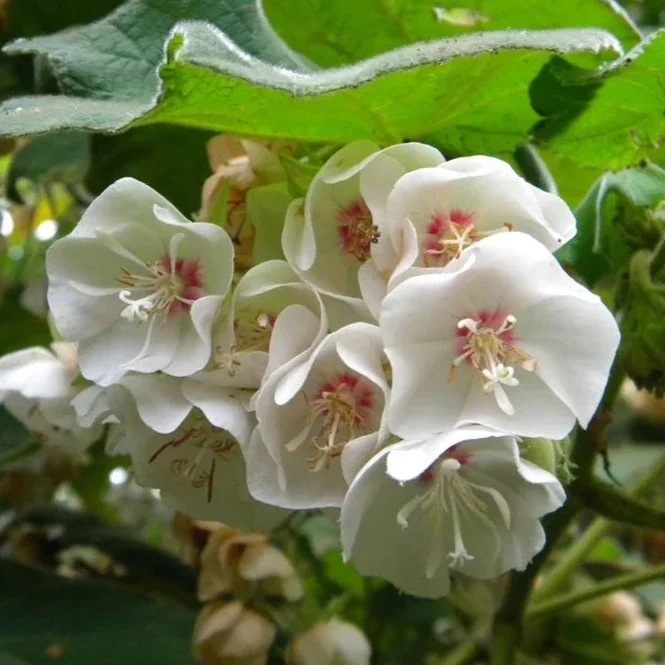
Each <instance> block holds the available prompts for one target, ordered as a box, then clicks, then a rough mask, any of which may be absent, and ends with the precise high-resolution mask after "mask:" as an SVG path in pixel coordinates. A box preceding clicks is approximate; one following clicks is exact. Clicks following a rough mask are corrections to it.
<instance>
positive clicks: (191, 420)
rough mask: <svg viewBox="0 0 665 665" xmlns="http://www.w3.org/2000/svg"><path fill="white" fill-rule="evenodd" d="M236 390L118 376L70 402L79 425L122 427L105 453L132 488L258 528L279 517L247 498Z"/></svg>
mask: <svg viewBox="0 0 665 665" xmlns="http://www.w3.org/2000/svg"><path fill="white" fill-rule="evenodd" d="M248 399H249V396H248V394H246V392H245V391H243V390H242V389H234V388H229V387H228V386H220V385H215V384H213V383H206V382H200V381H198V380H197V378H196V376H195V377H193V378H192V379H177V378H174V377H171V376H167V375H163V374H161V375H160V374H152V375H137V374H131V375H125V376H124V377H123V378H122V379H121V381H120V382H119V383H117V384H114V385H112V386H109V387H107V388H105V389H103V391H100V389H99V388H98V387H97V386H93V387H92V388H90V389H88V390H87V391H85V392H84V393H82V394H81V395H79V396H78V397H77V399H75V400H74V406H75V408H77V411H78V413H79V418H80V420H81V422H94V421H96V420H99V419H103V420H104V421H106V422H108V421H109V419H111V421H112V422H117V423H118V424H119V426H120V427H122V433H121V434H120V440H117V439H116V440H114V441H113V445H114V450H113V451H112V452H116V453H117V452H121V451H122V452H126V453H128V454H129V455H130V456H131V458H132V466H133V470H134V473H135V476H136V480H137V481H138V482H139V484H141V485H144V486H145V487H151V488H155V489H159V490H160V491H161V492H160V496H161V497H162V499H164V501H165V502H166V503H167V504H169V505H171V506H173V507H174V508H177V509H178V510H181V511H182V512H184V513H186V514H188V515H190V516H192V517H195V518H197V519H203V520H217V521H220V522H224V523H226V524H231V525H234V526H238V527H242V528H264V527H268V526H273V525H274V524H275V523H277V522H279V521H280V520H282V519H284V517H285V515H286V513H284V511H282V510H279V509H276V508H274V507H273V506H266V505H263V504H260V503H259V502H257V501H255V500H254V499H252V497H251V496H250V495H249V492H248V490H247V483H246V480H245V475H246V474H245V461H244V459H243V455H242V450H241V444H246V443H247V441H248V440H249V436H250V434H251V431H252V428H253V427H254V424H255V421H254V418H253V416H252V415H251V414H250V413H248V411H247V409H246V407H245V404H246V403H247V401H248Z"/></svg>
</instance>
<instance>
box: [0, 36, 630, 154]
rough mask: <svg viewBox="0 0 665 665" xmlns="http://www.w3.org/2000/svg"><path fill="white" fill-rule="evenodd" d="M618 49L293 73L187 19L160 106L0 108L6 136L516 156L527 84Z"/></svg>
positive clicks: (469, 44) (470, 40)
mask: <svg viewBox="0 0 665 665" xmlns="http://www.w3.org/2000/svg"><path fill="white" fill-rule="evenodd" d="M616 48H617V44H616V41H615V40H614V39H613V38H612V37H611V36H609V35H608V34H607V33H605V32H602V31H598V30H562V31H541V32H531V33H528V32H523V31H521V32H511V31H506V32H489V33H481V34H478V35H467V36H464V37H459V38H456V39H451V40H447V41H442V42H430V43H428V44H417V45H413V46H408V47H404V48H402V49H398V50H396V51H392V52H390V53H386V54H383V55H380V56H376V57H375V58H372V59H370V60H366V61H364V62H362V63H359V64H356V65H352V66H348V67H345V68H341V69H336V70H330V71H324V72H316V73H302V72H301V73H295V72H293V71H291V70H287V69H285V68H281V67H275V66H273V65H269V64H267V63H265V62H262V61H259V60H257V59H255V58H252V57H251V56H249V55H248V54H247V53H244V52H240V51H239V50H238V48H237V47H235V46H233V45H231V44H229V41H228V39H227V38H226V37H225V36H224V35H223V34H222V33H220V32H219V31H217V30H215V29H213V28H212V27H210V26H209V25H206V24H203V23H189V24H183V25H181V26H179V27H178V29H177V31H176V33H175V34H174V35H173V37H172V39H171V42H170V44H169V48H168V60H167V62H166V64H164V66H163V67H162V68H161V75H162V79H163V89H162V91H161V93H160V95H159V99H158V100H153V99H152V98H150V99H145V97H144V98H143V99H142V100H136V99H134V100H132V101H128V100H114V101H111V100H108V101H103V100H101V99H94V100H93V99H80V98H72V97H41V98H40V97H29V98H23V99H17V100H14V101H12V102H10V103H7V104H5V105H3V107H1V108H0V117H2V123H1V124H0V134H5V135H7V134H21V133H27V132H35V131H49V130H56V129H61V128H64V127H78V128H83V129H92V130H102V131H115V130H119V129H123V128H126V127H128V126H131V125H132V124H134V125H139V124H148V123H156V122H161V123H171V124H182V125H190V126H195V127H202V128H208V129H213V130H218V131H230V132H234V133H244V134H253V135H259V136H280V137H285V138H290V139H299V140H305V141H329V142H346V141H351V140H354V139H358V138H369V139H374V140H376V141H378V142H381V143H390V142H396V141H400V140H402V139H404V138H413V137H420V136H423V135H425V136H427V138H429V139H430V140H432V141H433V142H435V143H437V144H438V145H440V146H442V147H443V148H444V149H446V150H448V151H450V152H455V153H469V152H494V153H496V152H508V151H511V150H512V149H513V148H514V147H515V145H517V144H518V143H520V142H522V141H523V140H524V137H525V136H526V134H527V132H528V130H529V128H530V127H531V125H532V124H533V123H534V122H535V121H536V120H537V115H536V113H535V112H534V111H533V109H532V108H531V105H530V102H529V98H528V94H527V86H528V82H529V81H531V79H533V78H534V77H535V76H536V75H537V73H538V72H539V71H540V69H541V68H542V67H543V65H544V64H545V63H546V62H547V61H548V60H549V58H550V57H551V55H552V54H560V55H566V54H570V53H591V54H598V53H600V52H605V53H606V52H612V51H615V50H616ZM135 118H138V119H137V120H134V119H135Z"/></svg>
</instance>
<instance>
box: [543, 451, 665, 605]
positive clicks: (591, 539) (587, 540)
mask: <svg viewBox="0 0 665 665" xmlns="http://www.w3.org/2000/svg"><path fill="white" fill-rule="evenodd" d="M663 473H665V456H664V457H662V458H661V459H660V461H659V462H657V463H656V464H654V465H653V466H652V467H651V468H650V469H649V471H648V472H647V473H646V474H645V475H644V476H642V477H641V478H639V479H638V480H636V481H635V482H634V483H632V484H631V485H630V486H629V487H628V489H627V493H628V495H629V496H639V495H640V494H641V493H642V492H644V490H646V489H648V488H649V487H650V486H651V484H652V483H653V482H654V481H655V480H657V479H658V478H659V477H660V476H661V474H663ZM611 529H612V522H611V521H610V520H607V519H605V518H604V517H597V518H596V519H595V520H593V522H591V524H590V525H589V527H588V528H587V529H586V531H585V532H584V533H583V534H582V535H581V536H580V538H578V539H577V540H576V541H575V542H574V543H573V544H572V545H571V546H570V547H569V548H568V549H567V550H566V552H565V553H564V555H563V556H562V558H561V559H560V560H559V562H558V563H557V564H556V565H555V566H554V568H552V570H551V571H550V573H549V575H548V576H547V577H546V578H545V580H544V581H543V583H542V584H541V585H540V586H539V587H538V588H537V589H536V590H535V591H534V594H533V598H534V602H536V601H538V600H541V599H543V598H546V597H547V596H550V595H551V594H552V593H553V592H556V591H557V590H558V589H560V588H561V587H562V586H563V585H564V584H565V583H566V581H567V580H568V579H569V578H570V576H571V575H572V574H573V573H574V572H575V570H577V567H578V566H579V564H580V562H581V561H583V560H584V559H586V557H587V556H588V555H589V554H590V553H591V551H592V550H593V548H594V547H595V546H596V544H597V543H598V542H600V541H601V540H602V539H603V538H604V537H605V536H606V535H607V534H608V533H609V532H610V530H611Z"/></svg>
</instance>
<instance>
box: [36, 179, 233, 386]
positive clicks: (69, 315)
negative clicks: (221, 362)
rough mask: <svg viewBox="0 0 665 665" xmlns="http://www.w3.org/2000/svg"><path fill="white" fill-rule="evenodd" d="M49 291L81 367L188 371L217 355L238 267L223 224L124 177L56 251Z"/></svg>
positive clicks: (89, 370) (112, 376) (109, 375)
mask: <svg viewBox="0 0 665 665" xmlns="http://www.w3.org/2000/svg"><path fill="white" fill-rule="evenodd" d="M46 266H47V272H48V276H49V281H50V284H49V291H48V300H49V306H50V308H51V312H52V314H53V317H54V319H55V322H56V324H57V326H58V328H59V329H60V331H61V332H62V334H63V335H64V336H65V337H66V338H67V339H69V340H71V341H78V342H79V353H80V365H81V373H82V374H83V376H85V377H86V378H88V379H90V380H92V381H95V382H96V383H99V384H100V385H109V384H110V383H112V382H113V381H115V380H117V379H118V378H119V377H120V376H122V375H123V374H124V373H126V372H128V371H135V372H145V373H149V372H155V371H163V372H166V373H167V374H171V375H174V376H187V375H189V374H192V373H193V372H196V371H198V370H200V369H202V368H203V367H204V366H205V365H206V363H207V362H208V361H209V359H210V355H211V331H212V326H213V322H214V320H215V317H216V315H217V312H218V309H219V307H220V305H221V303H222V300H223V298H224V296H225V295H226V293H227V290H228V288H229V285H230V283H231V277H232V274H233V246H232V243H231V240H230V239H229V237H228V235H227V234H226V232H225V231H223V230H222V229H220V228H218V227H216V226H214V225H212V224H205V223H194V222H189V221H188V220H187V219H186V218H185V217H183V216H182V215H181V214H180V213H179V212H178V211H177V210H176V209H175V208H174V207H173V206H172V205H171V204H170V203H169V202H168V201H166V199H164V198H163V197H161V196H160V195H159V194H157V192H155V191H154V190H152V189H151V188H150V187H148V186H147V185H144V184H142V183H140V182H138V181H136V180H132V179H131V178H124V179H122V180H119V181H118V182H116V183H114V184H113V185H111V186H110V187H109V188H108V189H106V190H105V191H104V192H102V194H100V196H99V197H97V199H95V201H93V203H92V204H91V205H90V207H89V208H88V209H87V210H86V212H85V214H84V215H83V217H82V218H81V220H80V221H79V223H78V224H77V226H76V228H75V229H74V231H73V232H72V233H71V234H70V235H69V236H67V237H66V238H62V239H61V240H58V241H57V242H55V243H54V244H53V245H52V246H51V247H50V248H49V251H48V252H47V256H46Z"/></svg>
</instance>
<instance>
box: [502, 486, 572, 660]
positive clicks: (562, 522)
mask: <svg viewBox="0 0 665 665" xmlns="http://www.w3.org/2000/svg"><path fill="white" fill-rule="evenodd" d="M578 510H579V504H578V502H577V500H576V499H575V498H574V497H571V498H570V499H569V500H568V501H567V502H566V503H565V504H564V506H563V507H561V508H560V509H559V510H557V511H556V512H555V513H551V514H549V515H547V516H546V517H545V518H544V519H543V528H544V529H545V533H546V534H547V541H546V544H545V547H544V548H543V549H542V550H541V552H539V554H538V555H536V557H534V559H533V561H532V562H531V563H530V564H529V566H528V567H527V568H526V570H524V572H521V573H515V572H514V573H511V575H510V578H509V582H508V589H507V591H506V595H505V596H504V599H503V603H502V604H501V607H500V608H499V611H498V612H497V615H496V617H495V621H494V635H493V644H492V665H513V664H514V663H515V658H516V654H517V649H518V647H519V645H520V642H521V639H522V623H523V620H524V607H525V606H526V603H527V600H528V598H529V595H530V593H531V589H532V586H533V582H534V580H535V579H536V577H537V576H538V573H539V572H540V569H541V567H542V565H543V564H544V563H545V561H546V560H547V558H548V556H549V554H550V552H551V551H552V549H553V548H554V544H555V543H556V541H557V540H558V539H559V536H561V534H563V532H564V531H565V530H566V529H567V528H568V526H569V524H570V523H571V522H572V521H573V519H574V518H575V516H576V515H577V512H578Z"/></svg>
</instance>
